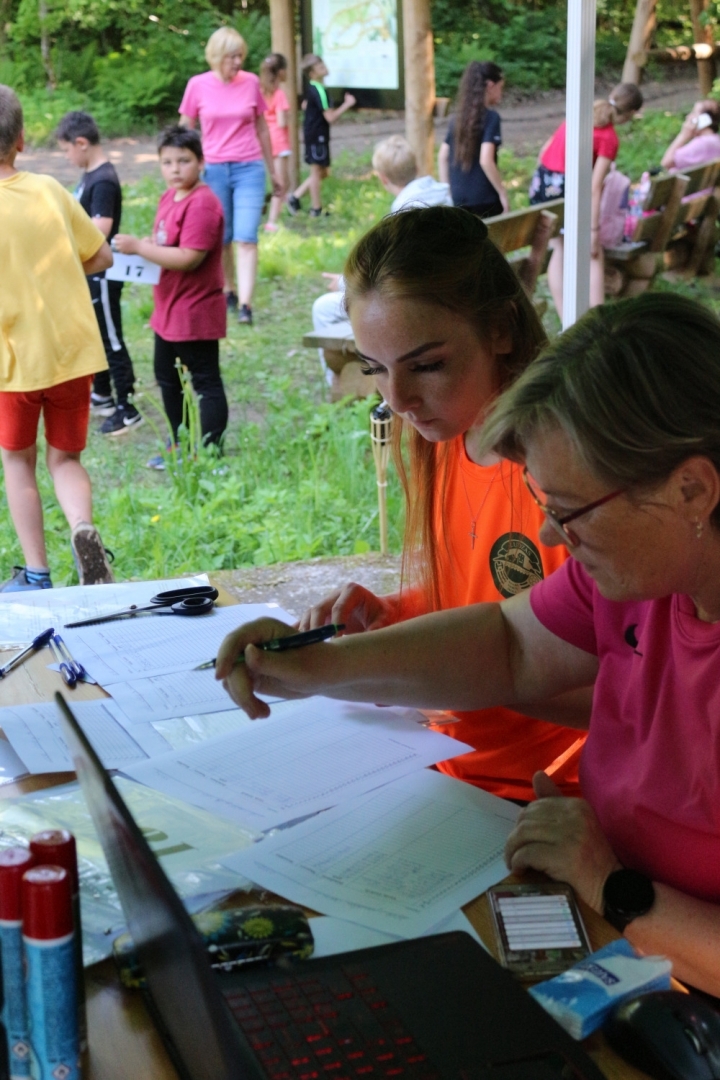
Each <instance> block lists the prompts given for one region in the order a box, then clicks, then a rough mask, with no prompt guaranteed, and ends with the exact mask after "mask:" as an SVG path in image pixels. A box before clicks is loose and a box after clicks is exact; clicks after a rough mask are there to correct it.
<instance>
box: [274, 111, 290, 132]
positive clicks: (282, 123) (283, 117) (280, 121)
mask: <svg viewBox="0 0 720 1080" xmlns="http://www.w3.org/2000/svg"><path fill="white" fill-rule="evenodd" d="M289 115H290V114H289V112H288V110H287V109H276V110H275V123H276V124H277V126H278V127H279V128H286V127H287V126H288V116H289Z"/></svg>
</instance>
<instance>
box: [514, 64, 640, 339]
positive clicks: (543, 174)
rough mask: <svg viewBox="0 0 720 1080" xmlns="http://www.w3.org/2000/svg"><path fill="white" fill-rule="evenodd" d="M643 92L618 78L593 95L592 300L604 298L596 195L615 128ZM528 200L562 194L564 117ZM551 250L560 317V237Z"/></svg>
mask: <svg viewBox="0 0 720 1080" xmlns="http://www.w3.org/2000/svg"><path fill="white" fill-rule="evenodd" d="M642 103H643V97H642V94H641V93H640V91H639V90H638V88H637V86H635V84H634V83H620V84H619V86H616V87H615V89H614V90H613V92H612V94H611V95H610V97H609V98H608V100H607V101H596V102H595V105H594V108H593V171H592V207H591V222H590V229H591V233H592V242H591V248H590V255H591V260H592V261H591V263H590V306H591V307H596V306H597V305H598V304H602V302H603V301H604V299H605V260H604V254H603V249H602V245H601V244H600V239H599V233H600V201H601V198H602V189H603V184H604V183H605V177H606V176H607V174H608V172H609V171H610V166H611V165H612V163H613V161H614V160H615V158H616V157H617V153H618V149H619V146H620V142H619V140H618V137H617V132H616V131H615V126H616V125H618V124H626V123H627V122H628V120H632V118H633V116H634V115H635V113H636V112H637V110H638V109H640V108H641V107H642ZM529 195H530V202H531V204H532V205H535V204H537V203H543V202H549V201H550V200H551V199H562V198H563V197H564V195H565V121H564V120H563V122H562V124H561V125H560V127H559V128H558V129H557V131H556V132H555V134H554V135H552V136H551V137H550V138H549V139H548V141H547V142H546V143H545V145H544V146H543V147H542V149H541V150H540V154H539V155H538V165H537V168H536V169H535V173H534V174H533V178H532V181H531V183H530V192H529ZM550 247H551V248H552V255H551V257H550V264H549V266H548V284H549V286H550V292H551V293H552V298H553V303H554V304H555V308H556V310H557V313H558V315H559V316H560V318H561V319H562V310H563V309H562V293H563V254H564V252H563V240H562V237H556V238H555V239H554V240H551V241H550Z"/></svg>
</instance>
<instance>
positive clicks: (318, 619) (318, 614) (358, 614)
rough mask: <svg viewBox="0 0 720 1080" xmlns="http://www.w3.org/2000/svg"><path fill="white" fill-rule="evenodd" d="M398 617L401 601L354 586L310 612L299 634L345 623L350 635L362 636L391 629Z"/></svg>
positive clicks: (321, 603)
mask: <svg viewBox="0 0 720 1080" xmlns="http://www.w3.org/2000/svg"><path fill="white" fill-rule="evenodd" d="M397 615H398V603H397V597H395V596H376V595H375V593H371V592H370V590H369V589H365V588H363V586H362V585H356V584H355V583H354V582H350V584H349V585H346V586H345V588H343V589H340V590H338V592H334V593H331V594H330V596H326V597H325V599H324V600H321V601H320V603H319V604H316V605H315V606H314V607H311V608H310V609H309V610H308V611H306V612H305V614H304V615H303V617H302V619H301V620H300V625H299V630H300V631H301V632H302V631H305V630H314V629H315V628H316V627H318V626H327V624H328V623H343V624H344V626H345V633H346V634H359V633H362V632H363V631H365V630H379V629H380V627H381V626H389V625H390V624H391V623H393V622H395V621H396V620H397Z"/></svg>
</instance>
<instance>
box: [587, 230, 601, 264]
mask: <svg viewBox="0 0 720 1080" xmlns="http://www.w3.org/2000/svg"><path fill="white" fill-rule="evenodd" d="M601 252H602V246H601V244H600V229H599V228H595V229H592V231H591V233H590V258H591V259H599V258H600V254H601Z"/></svg>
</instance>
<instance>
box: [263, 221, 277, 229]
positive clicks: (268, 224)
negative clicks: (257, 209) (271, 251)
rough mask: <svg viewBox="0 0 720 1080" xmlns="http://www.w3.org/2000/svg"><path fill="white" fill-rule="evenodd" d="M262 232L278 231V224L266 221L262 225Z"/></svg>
mask: <svg viewBox="0 0 720 1080" xmlns="http://www.w3.org/2000/svg"><path fill="white" fill-rule="evenodd" d="M263 232H280V226H279V225H276V224H275V222H274V221H266V222H265V224H264V225H263Z"/></svg>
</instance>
